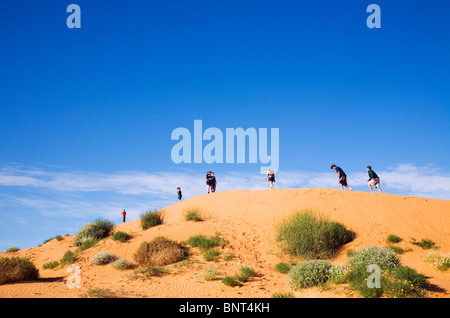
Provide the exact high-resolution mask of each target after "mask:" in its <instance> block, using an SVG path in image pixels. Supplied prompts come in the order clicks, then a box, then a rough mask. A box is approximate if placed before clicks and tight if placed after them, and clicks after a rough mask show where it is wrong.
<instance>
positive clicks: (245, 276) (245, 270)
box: [236, 266, 258, 283]
mask: <svg viewBox="0 0 450 318" xmlns="http://www.w3.org/2000/svg"><path fill="white" fill-rule="evenodd" d="M256 276H258V275H257V274H256V271H255V270H254V269H253V268H251V267H248V266H240V267H239V274H238V275H236V279H237V280H238V281H240V282H241V283H245V282H247V281H248V280H249V278H250V277H256Z"/></svg>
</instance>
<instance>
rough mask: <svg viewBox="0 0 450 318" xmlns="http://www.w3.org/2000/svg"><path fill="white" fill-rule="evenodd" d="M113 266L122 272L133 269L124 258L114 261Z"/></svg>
mask: <svg viewBox="0 0 450 318" xmlns="http://www.w3.org/2000/svg"><path fill="white" fill-rule="evenodd" d="M112 266H113V267H114V268H116V269H118V270H120V271H123V270H126V269H129V268H131V267H132V265H131V264H130V263H129V262H128V259H127V258H126V257H122V258H119V259H117V260H116V261H114V263H113V264H112Z"/></svg>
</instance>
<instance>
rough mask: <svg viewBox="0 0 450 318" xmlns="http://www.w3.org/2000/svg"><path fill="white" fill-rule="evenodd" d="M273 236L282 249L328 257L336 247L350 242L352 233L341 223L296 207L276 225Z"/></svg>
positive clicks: (312, 257)
mask: <svg viewBox="0 0 450 318" xmlns="http://www.w3.org/2000/svg"><path fill="white" fill-rule="evenodd" d="M277 233H278V234H277V238H278V240H279V241H281V242H283V243H285V248H286V250H287V251H288V252H289V253H290V254H292V255H296V256H301V257H303V258H306V259H330V258H333V257H334V256H335V253H336V251H337V248H338V247H339V246H341V245H343V244H346V243H348V242H351V241H352V240H353V239H354V237H355V235H354V233H353V232H351V231H349V230H347V229H346V228H345V226H344V225H342V224H340V223H338V222H334V221H329V220H327V219H325V218H323V217H317V216H316V215H315V214H314V213H313V211H312V210H309V209H306V210H302V211H297V212H295V213H294V214H292V215H291V216H290V217H289V218H287V219H285V220H283V221H282V222H281V223H280V224H279V225H278V228H277Z"/></svg>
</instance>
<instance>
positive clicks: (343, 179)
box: [331, 164, 353, 191]
mask: <svg viewBox="0 0 450 318" xmlns="http://www.w3.org/2000/svg"><path fill="white" fill-rule="evenodd" d="M331 169H334V170H336V172H337V174H338V178H339V185H340V186H341V189H342V190H344V187H346V188H348V189H349V190H350V191H352V190H353V189H352V188H351V187H350V186H349V185H348V184H347V175H346V174H345V172H344V170H342V169H341V168H339V167H337V166H336V165H335V164H332V165H331Z"/></svg>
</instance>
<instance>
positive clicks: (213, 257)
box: [203, 248, 220, 262]
mask: <svg viewBox="0 0 450 318" xmlns="http://www.w3.org/2000/svg"><path fill="white" fill-rule="evenodd" d="M203 256H204V258H205V261H207V262H217V261H218V260H219V256H220V252H219V251H218V250H217V249H215V248H211V249H209V250H207V251H205V253H204V254H203Z"/></svg>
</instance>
